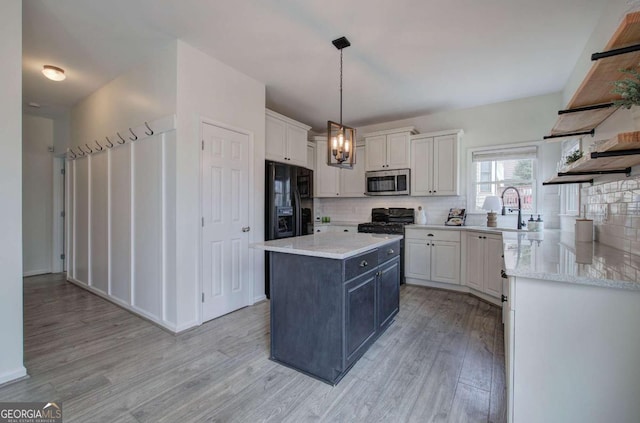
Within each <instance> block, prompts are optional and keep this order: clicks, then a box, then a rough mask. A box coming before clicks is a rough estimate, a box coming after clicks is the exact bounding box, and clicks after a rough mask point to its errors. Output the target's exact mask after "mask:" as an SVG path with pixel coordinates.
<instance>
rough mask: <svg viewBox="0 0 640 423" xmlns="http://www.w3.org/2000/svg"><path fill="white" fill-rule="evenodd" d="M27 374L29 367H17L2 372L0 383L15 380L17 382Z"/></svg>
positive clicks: (3, 383)
mask: <svg viewBox="0 0 640 423" xmlns="http://www.w3.org/2000/svg"><path fill="white" fill-rule="evenodd" d="M26 376H27V369H25V367H24V366H20V367H18V368H17V369H13V370H9V371H8V372H4V373H1V374H0V385H5V384H9V383H13V382H17V381H18V380H19V379H23V378H25V377H26Z"/></svg>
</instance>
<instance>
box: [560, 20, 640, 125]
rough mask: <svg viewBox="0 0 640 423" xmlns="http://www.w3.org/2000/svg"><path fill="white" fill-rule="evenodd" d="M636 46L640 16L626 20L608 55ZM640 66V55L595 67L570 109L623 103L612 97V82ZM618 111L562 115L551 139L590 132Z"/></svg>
mask: <svg viewBox="0 0 640 423" xmlns="http://www.w3.org/2000/svg"><path fill="white" fill-rule="evenodd" d="M636 44H640V12H634V13H629V14H627V15H626V16H625V17H624V19H623V21H622V23H621V24H620V26H619V27H618V29H617V30H616V32H615V33H614V34H613V36H612V37H611V39H610V40H609V43H607V45H606V46H605V51H610V50H614V49H618V48H623V47H629V46H632V45H636ZM639 63H640V51H634V52H630V53H625V54H620V55H617V56H611V57H607V58H602V59H599V60H597V61H596V62H595V63H594V64H593V66H591V69H590V70H589V73H587V76H586V77H585V78H584V80H583V81H582V83H581V84H580V87H578V90H577V91H576V92H575V94H574V95H573V97H572V98H571V101H569V104H568V105H567V107H566V108H567V109H576V108H580V107H587V106H592V105H597V104H603V103H610V102H612V101H615V100H619V99H620V96H618V95H616V94H611V90H612V89H613V84H612V82H613V81H617V80H620V79H623V78H624V75H623V74H621V73H620V69H629V68H632V67H636V66H638V64H639ZM616 110H618V107H615V106H612V107H609V108H606V109H597V110H588V111H583V112H576V113H569V114H563V115H560V116H559V117H558V120H557V122H556V124H555V125H554V127H553V129H552V130H551V135H560V134H569V133H573V132H583V131H590V130H592V129H594V128H596V127H597V126H598V125H600V124H601V123H602V122H604V121H605V120H606V119H607V118H608V117H609V116H611V115H612V114H613V113H614V112H615V111H616Z"/></svg>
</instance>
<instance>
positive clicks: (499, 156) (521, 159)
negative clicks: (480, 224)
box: [470, 145, 538, 214]
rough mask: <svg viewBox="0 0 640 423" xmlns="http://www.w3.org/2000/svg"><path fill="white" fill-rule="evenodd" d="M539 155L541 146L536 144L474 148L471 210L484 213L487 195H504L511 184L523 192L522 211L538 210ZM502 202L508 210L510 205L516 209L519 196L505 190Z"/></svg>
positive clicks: (472, 155) (521, 196) (533, 211)
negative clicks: (537, 179) (484, 148)
mask: <svg viewBox="0 0 640 423" xmlns="http://www.w3.org/2000/svg"><path fill="white" fill-rule="evenodd" d="M537 155H538V148H537V147H536V146H535V145H529V146H519V147H511V148H499V149H497V148H496V149H487V150H476V151H473V152H472V153H471V165H472V168H471V175H472V187H471V193H470V197H471V198H470V206H471V207H470V208H471V209H472V211H475V212H484V210H482V204H483V203H484V199H485V198H486V197H487V196H489V195H497V196H498V197H502V196H503V192H504V190H505V188H507V187H510V186H512V187H515V188H517V189H518V191H519V192H520V199H521V203H522V213H523V214H524V213H535V211H536V173H537ZM503 204H504V205H505V207H506V208H507V212H509V208H513V209H517V207H518V196H517V194H516V192H515V191H514V190H508V191H507V192H506V193H504V197H503ZM513 213H517V211H516V210H514V211H513Z"/></svg>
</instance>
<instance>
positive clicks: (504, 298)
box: [500, 295, 507, 303]
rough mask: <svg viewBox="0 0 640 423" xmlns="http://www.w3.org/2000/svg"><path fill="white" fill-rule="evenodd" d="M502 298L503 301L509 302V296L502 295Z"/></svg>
mask: <svg viewBox="0 0 640 423" xmlns="http://www.w3.org/2000/svg"><path fill="white" fill-rule="evenodd" d="M500 298H501V299H502V302H503V303H506V302H507V296H506V295H502V296H501V297H500Z"/></svg>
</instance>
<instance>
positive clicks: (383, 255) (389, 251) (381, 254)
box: [378, 241, 400, 263]
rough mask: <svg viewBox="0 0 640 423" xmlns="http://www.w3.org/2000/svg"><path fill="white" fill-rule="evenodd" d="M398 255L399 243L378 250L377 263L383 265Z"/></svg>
mask: <svg viewBox="0 0 640 423" xmlns="http://www.w3.org/2000/svg"><path fill="white" fill-rule="evenodd" d="M398 255H400V241H396V242H394V243H392V244H387V245H385V246H383V247H380V248H378V263H384V262H385V261H387V260H391V259H392V258H394V257H397V256H398Z"/></svg>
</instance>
